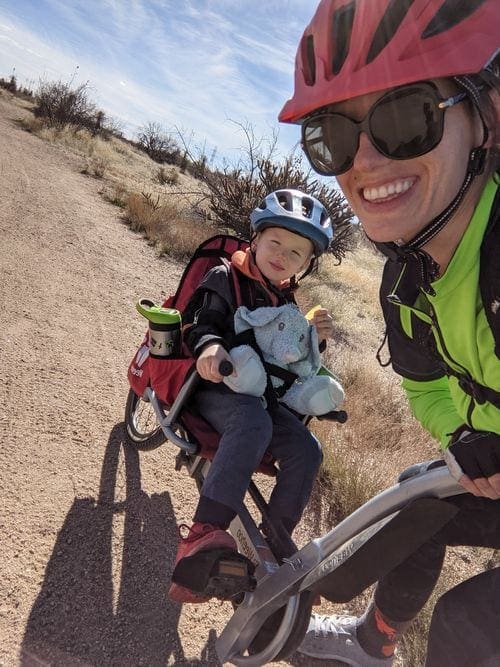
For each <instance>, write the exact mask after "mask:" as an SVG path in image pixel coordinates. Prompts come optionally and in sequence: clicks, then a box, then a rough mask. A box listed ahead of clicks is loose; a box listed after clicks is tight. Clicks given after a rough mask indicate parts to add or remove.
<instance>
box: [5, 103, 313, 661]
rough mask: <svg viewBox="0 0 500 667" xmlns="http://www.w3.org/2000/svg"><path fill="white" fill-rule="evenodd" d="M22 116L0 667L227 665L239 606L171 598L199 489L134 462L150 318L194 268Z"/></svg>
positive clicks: (9, 281) (15, 171) (9, 187)
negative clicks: (132, 382) (137, 385)
mask: <svg viewBox="0 0 500 667" xmlns="http://www.w3.org/2000/svg"><path fill="white" fill-rule="evenodd" d="M21 114H22V111H20V110H19V108H18V107H15V106H13V105H12V104H11V103H10V102H9V101H8V100H7V98H6V96H0V146H1V147H2V148H1V151H0V197H1V202H2V206H1V209H0V318H1V326H0V435H1V438H0V456H1V466H0V497H1V501H2V512H1V516H0V664H1V665H2V666H4V667H13V666H14V665H23V666H25V667H28V666H29V667H31V666H33V667H34V666H38V665H54V666H56V665H60V666H64V667H67V666H73V665H74V666H84V665H85V666H89V665H91V666H94V665H99V666H102V665H120V666H121V665H148V666H154V665H167V664H168V665H174V664H175V665H218V664H219V663H218V661H217V657H216V655H215V650H214V640H215V638H216V635H217V633H218V632H220V630H221V629H222V628H223V627H224V624H225V623H226V622H227V620H228V618H229V617H230V613H231V609H230V606H229V605H228V604H227V603H226V604H223V605H222V604H220V603H217V602H213V603H209V604H205V605H188V606H185V607H184V608H183V609H181V607H180V606H179V605H177V604H175V603H173V602H170V601H169V600H168V598H167V597H166V594H165V593H166V589H167V585H168V581H169V576H170V573H171V569H172V562H173V558H174V554H175V550H176V544H177V530H176V523H177V522H181V521H186V520H189V519H190V517H191V515H192V512H193V510H194V507H195V502H196V493H195V489H194V484H192V483H191V481H190V480H189V479H188V478H187V477H186V476H185V474H183V473H175V472H174V470H173V459H174V455H175V450H174V448H173V447H172V448H171V449H170V448H169V447H167V446H165V447H162V448H160V449H159V450H156V451H155V452H151V453H145V454H144V455H141V457H140V459H139V456H138V455H137V454H136V453H134V452H131V451H129V450H127V449H125V448H123V446H122V444H123V424H122V419H123V410H124V405H125V398H126V394H127V391H128V384H127V379H126V369H127V365H128V362H129V360H130V358H131V357H132V355H133V352H134V351H135V348H136V346H137V345H138V344H139V342H140V340H141V338H142V333H143V330H144V324H143V321H141V318H140V317H139V316H138V315H137V314H136V313H135V309H134V304H135V301H136V300H137V298H139V297H141V296H150V297H152V298H156V299H158V298H160V295H161V293H162V291H166V292H167V293H168V292H170V291H171V290H172V289H173V288H174V287H175V285H176V283H177V280H178V278H179V275H180V270H181V267H180V266H179V265H177V264H176V263H174V262H166V261H165V260H159V259H157V258H156V257H155V254H154V251H153V250H152V249H151V248H150V247H148V246H147V245H146V244H145V243H144V241H143V240H142V239H141V238H140V237H139V236H138V235H136V234H133V233H132V232H130V230H129V229H128V228H127V227H126V226H125V225H124V224H123V223H122V222H121V221H120V219H119V210H118V209H117V208H115V207H113V206H111V205H110V204H107V203H106V202H104V201H103V199H102V198H101V197H100V196H99V194H98V190H99V181H96V180H95V179H91V178H88V177H86V176H83V175H82V174H80V173H79V172H80V169H81V164H80V162H79V161H78V159H77V158H75V157H73V156H71V155H70V154H68V153H66V152H65V151H64V150H62V149H60V148H58V147H55V146H52V145H50V144H48V143H46V142H44V141H42V140H40V139H39V138H37V137H35V136H33V135H31V134H29V133H27V132H25V131H23V130H22V129H21V128H20V127H19V126H18V125H17V124H16V122H15V119H16V118H18V117H19V116H20V115H21ZM291 662H292V664H302V665H304V664H312V663H313V662H315V661H307V663H306V662H304V660H302V659H301V658H296V659H294V660H292V661H291ZM287 664H290V663H287ZM321 664H323V665H324V664H326V663H321Z"/></svg>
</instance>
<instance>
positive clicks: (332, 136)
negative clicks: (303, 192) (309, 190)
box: [302, 81, 466, 176]
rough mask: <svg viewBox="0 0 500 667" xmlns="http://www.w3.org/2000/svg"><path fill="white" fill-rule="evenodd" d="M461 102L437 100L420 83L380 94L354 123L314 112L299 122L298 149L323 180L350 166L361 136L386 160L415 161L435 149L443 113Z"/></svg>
mask: <svg viewBox="0 0 500 667" xmlns="http://www.w3.org/2000/svg"><path fill="white" fill-rule="evenodd" d="M465 98H466V94H465V93H458V94H457V95H453V96H452V97H448V98H442V97H441V96H440V94H439V91H438V89H437V88H436V86H435V85H434V84H433V83H430V82H427V81H425V82H422V83H417V84H413V85H408V86H402V87H401V88H395V89H394V90H391V91H389V92H388V93H386V94H385V95H382V97H380V98H379V99H378V100H377V101H376V102H375V104H373V106H372V107H371V108H370V110H369V111H368V113H367V114H366V116H365V117H364V118H363V120H360V121H359V122H358V121H355V120H353V119H352V118H349V117H348V116H344V114H341V113H334V112H330V111H319V112H318V113H316V114H313V115H312V116H309V117H308V118H306V119H305V120H304V121H303V123H302V148H303V149H304V152H305V154H306V156H307V159H308V160H309V162H310V163H311V166H312V167H313V169H314V170H315V171H317V172H318V173H319V174H323V175H324V176H338V175H339V174H343V173H344V172H346V171H348V170H349V169H350V168H351V167H352V164H353V162H354V157H355V155H356V153H357V151H358V147H359V135H360V134H361V132H365V133H366V135H367V136H368V137H369V138H370V141H371V142H372V144H373V145H374V146H375V148H376V149H377V150H378V151H380V153H382V155H385V156H386V157H388V158H392V159H393V160H408V159H409V158H414V157H418V156H419V155H424V154H425V153H428V152H429V151H431V150H432V149H433V148H435V147H436V146H437V145H438V143H439V142H440V141H441V139H442V137H443V128H444V113H445V111H446V109H449V108H450V107H452V106H454V105H455V104H458V102H461V101H462V100H464V99H465Z"/></svg>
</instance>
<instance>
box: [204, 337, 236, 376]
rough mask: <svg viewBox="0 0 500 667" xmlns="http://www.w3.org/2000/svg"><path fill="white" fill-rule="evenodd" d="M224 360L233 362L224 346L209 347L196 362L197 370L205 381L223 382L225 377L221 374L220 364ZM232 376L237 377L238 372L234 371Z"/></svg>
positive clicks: (215, 344) (216, 344)
mask: <svg viewBox="0 0 500 667" xmlns="http://www.w3.org/2000/svg"><path fill="white" fill-rule="evenodd" d="M224 360H227V361H229V362H231V357H230V356H229V354H228V353H227V352H226V350H225V349H224V348H223V347H222V345H219V343H214V344H213V345H208V346H207V347H206V348H205V349H204V350H203V351H202V353H201V354H200V356H199V357H198V359H197V360H196V370H197V371H198V373H199V374H200V376H201V377H202V378H203V379H204V380H209V382H222V380H223V379H224V377H223V376H222V375H221V374H220V372H219V364H220V362H221V361H224ZM231 363H232V362H231ZM232 375H233V376H236V371H233V373H232Z"/></svg>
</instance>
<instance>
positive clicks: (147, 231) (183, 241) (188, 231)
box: [124, 193, 214, 260]
mask: <svg viewBox="0 0 500 667" xmlns="http://www.w3.org/2000/svg"><path fill="white" fill-rule="evenodd" d="M124 220H125V221H126V222H127V223H128V224H129V225H130V227H131V229H132V230H134V231H136V232H140V233H142V234H144V236H145V237H146V238H147V239H148V240H149V242H150V243H152V244H154V245H155V247H156V248H157V250H158V252H159V254H160V255H172V256H174V257H176V258H177V259H180V260H187V259H189V257H190V256H191V255H192V254H193V252H194V251H195V249H196V248H197V247H198V245H199V244H200V243H201V241H202V240H203V239H205V238H208V237H209V236H212V234H213V233H214V230H213V229H211V228H210V227H208V226H207V225H206V224H204V225H202V224H201V222H200V219H199V218H197V217H195V216H194V215H193V213H192V211H191V210H190V209H186V208H180V207H179V206H178V205H177V204H176V202H175V201H174V200H170V199H164V200H163V201H161V200H160V199H159V198H158V199H153V198H152V197H151V196H148V195H147V194H144V193H142V194H137V193H133V194H131V195H129V197H128V199H127V203H126V207H125V212H124Z"/></svg>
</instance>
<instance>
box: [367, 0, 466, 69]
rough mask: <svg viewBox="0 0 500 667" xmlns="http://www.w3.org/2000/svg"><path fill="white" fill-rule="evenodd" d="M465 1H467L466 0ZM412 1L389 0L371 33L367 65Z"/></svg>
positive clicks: (389, 35)
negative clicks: (377, 24) (380, 18)
mask: <svg viewBox="0 0 500 667" xmlns="http://www.w3.org/2000/svg"><path fill="white" fill-rule="evenodd" d="M452 1H453V0H452ZM466 1H467V2H468V0H466ZM413 3H414V0H391V1H390V2H389V4H388V6H387V9H386V10H385V14H384V15H383V17H382V20H381V21H380V23H379V26H378V28H377V30H376V31H375V34H374V35H373V39H372V43H371V45H370V49H369V51H368V55H367V56H366V64H367V65H368V64H369V63H371V62H372V60H375V58H376V57H377V56H378V54H379V53H380V52H381V51H382V50H383V49H385V47H386V46H387V44H389V42H390V41H391V39H392V38H393V37H394V35H395V34H396V32H397V30H398V28H399V26H400V25H401V23H402V22H403V19H404V17H405V16H406V14H407V13H408V10H409V9H410V7H411V6H412V5H413Z"/></svg>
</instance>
